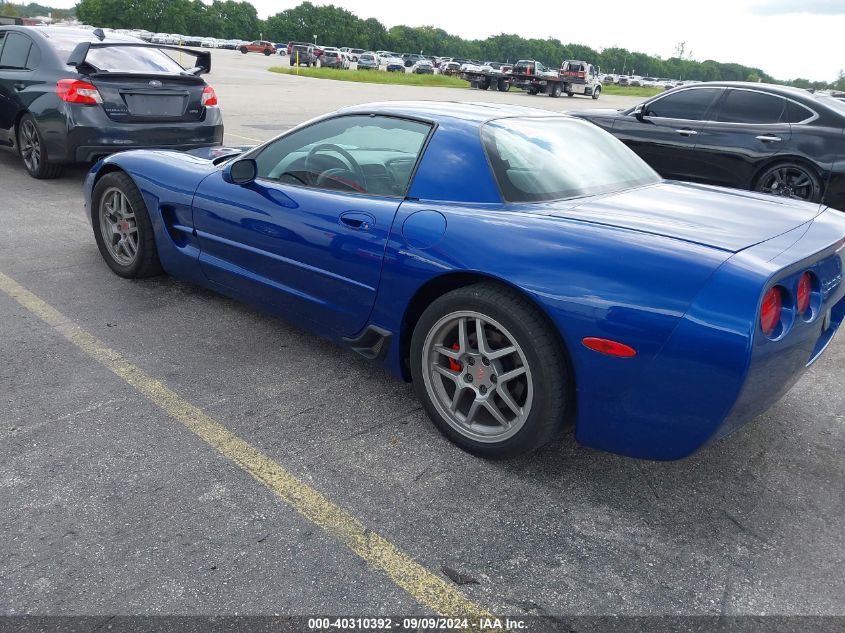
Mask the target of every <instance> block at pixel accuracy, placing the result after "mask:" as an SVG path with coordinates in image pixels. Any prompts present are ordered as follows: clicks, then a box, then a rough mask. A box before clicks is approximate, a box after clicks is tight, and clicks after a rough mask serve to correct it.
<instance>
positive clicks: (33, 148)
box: [20, 120, 41, 173]
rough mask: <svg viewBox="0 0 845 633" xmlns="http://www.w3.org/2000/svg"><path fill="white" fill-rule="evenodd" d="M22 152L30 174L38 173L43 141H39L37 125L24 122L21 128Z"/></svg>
mask: <svg viewBox="0 0 845 633" xmlns="http://www.w3.org/2000/svg"><path fill="white" fill-rule="evenodd" d="M20 151H21V158H23V162H24V164H25V165H26V168H27V169H28V170H29V171H30V172H33V173H34V172H37V171H38V168H39V167H40V166H41V141H40V140H39V139H38V130H37V129H35V123H33V122H32V121H29V120H27V121H24V122H23V123H21V128H20Z"/></svg>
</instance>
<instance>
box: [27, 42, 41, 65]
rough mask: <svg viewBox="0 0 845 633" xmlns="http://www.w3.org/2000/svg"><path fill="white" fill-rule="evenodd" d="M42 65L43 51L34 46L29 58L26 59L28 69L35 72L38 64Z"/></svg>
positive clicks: (30, 50)
mask: <svg viewBox="0 0 845 633" xmlns="http://www.w3.org/2000/svg"><path fill="white" fill-rule="evenodd" d="M40 63H41V49H39V48H38V46H37V45H35V44H33V45H32V47H31V48H30V49H29V57H27V58H26V69H27V70H35V69H36V68H38V64H40Z"/></svg>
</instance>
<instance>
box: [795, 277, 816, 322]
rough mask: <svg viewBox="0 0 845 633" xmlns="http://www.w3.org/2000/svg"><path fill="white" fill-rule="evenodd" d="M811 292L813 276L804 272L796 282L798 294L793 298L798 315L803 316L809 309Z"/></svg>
mask: <svg viewBox="0 0 845 633" xmlns="http://www.w3.org/2000/svg"><path fill="white" fill-rule="evenodd" d="M812 291H813V276H812V275H811V274H810V273H809V272H806V273H804V274H803V275H801V279H799V280H798V292H797V293H796V296H795V306H796V307H797V308H798V314H804V313H806V312H807V310H808V309H809V308H810V294H811V293H812Z"/></svg>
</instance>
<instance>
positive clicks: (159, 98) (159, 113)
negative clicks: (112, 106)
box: [123, 93, 187, 118]
mask: <svg viewBox="0 0 845 633" xmlns="http://www.w3.org/2000/svg"><path fill="white" fill-rule="evenodd" d="M123 99H124V101H126V107H127V109H128V110H129V114H130V115H132V116H133V117H167V118H169V117H173V118H178V117H181V116H184V114H185V106H186V102H187V95H184V94H182V95H180V94H175V95H173V94H171V95H163V94H139V93H125V94H124V95H123Z"/></svg>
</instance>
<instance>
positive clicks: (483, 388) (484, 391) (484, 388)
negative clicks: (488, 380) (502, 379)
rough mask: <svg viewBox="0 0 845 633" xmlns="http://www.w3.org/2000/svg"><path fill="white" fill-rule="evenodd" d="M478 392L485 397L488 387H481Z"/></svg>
mask: <svg viewBox="0 0 845 633" xmlns="http://www.w3.org/2000/svg"><path fill="white" fill-rule="evenodd" d="M478 391H480V392H481V395H482V396H483V395H484V394H486V393H487V387H485V386H484V385H481V387H479V388H478Z"/></svg>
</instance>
